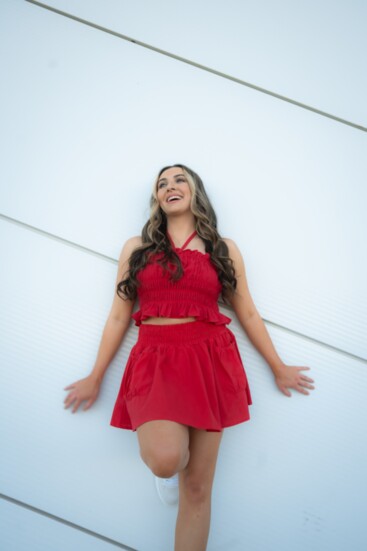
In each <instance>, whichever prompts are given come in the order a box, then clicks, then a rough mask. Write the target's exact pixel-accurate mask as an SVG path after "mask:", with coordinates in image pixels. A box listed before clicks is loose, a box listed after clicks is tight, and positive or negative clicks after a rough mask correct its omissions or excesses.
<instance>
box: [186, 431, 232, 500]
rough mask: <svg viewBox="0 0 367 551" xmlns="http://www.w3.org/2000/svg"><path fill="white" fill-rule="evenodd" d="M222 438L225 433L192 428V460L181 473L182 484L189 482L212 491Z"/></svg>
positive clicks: (190, 445)
mask: <svg viewBox="0 0 367 551" xmlns="http://www.w3.org/2000/svg"><path fill="white" fill-rule="evenodd" d="M222 436H223V431H222V432H208V431H206V430H199V429H195V428H193V427H190V444H189V447H190V460H189V462H188V465H187V467H186V468H185V469H184V470H183V471H182V472H181V473H180V478H181V480H182V482H183V481H184V480H189V481H190V482H191V483H193V484H199V485H203V486H204V487H205V488H206V489H211V487H212V484H213V479H214V473H215V467H216V464H217V458H218V452H219V446H220V443H221V440H222Z"/></svg>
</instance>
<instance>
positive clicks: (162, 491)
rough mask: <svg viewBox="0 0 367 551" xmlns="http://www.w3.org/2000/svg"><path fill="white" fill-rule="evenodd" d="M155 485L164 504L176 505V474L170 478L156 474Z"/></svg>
mask: <svg viewBox="0 0 367 551" xmlns="http://www.w3.org/2000/svg"><path fill="white" fill-rule="evenodd" d="M155 485H156V488H157V492H158V495H159V498H160V500H161V501H162V503H164V504H165V505H176V504H177V503H178V474H175V475H174V476H172V477H171V478H159V477H158V476H156V477H155Z"/></svg>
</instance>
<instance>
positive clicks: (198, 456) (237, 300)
mask: <svg viewBox="0 0 367 551" xmlns="http://www.w3.org/2000/svg"><path fill="white" fill-rule="evenodd" d="M116 290H117V292H116V293H115V296H114V300H113V304H112V308H111V311H110V314H109V316H108V319H107V322H106V325H105V329H104V332H103V335H102V340H101V343H100V347H99V351H98V355H97V360H96V363H95V366H94V368H93V370H92V372H91V374H90V375H89V376H88V377H86V378H85V379H82V380H80V381H77V382H75V383H73V384H72V385H69V386H68V387H66V390H68V391H69V393H68V395H67V397H66V399H65V407H66V408H68V407H72V411H73V412H76V411H77V410H78V408H79V406H80V405H81V404H82V402H85V405H84V409H85V410H86V409H88V408H90V407H91V405H92V404H93V403H94V402H95V400H96V398H97V396H98V392H99V388H100V385H101V382H102V379H103V375H104V373H105V371H106V370H107V368H108V366H109V364H110V363H111V361H112V359H113V357H114V355H115V353H116V351H117V350H118V348H119V346H120V344H121V341H122V339H123V337H124V335H125V333H126V331H127V330H128V328H129V325H130V322H131V318H132V317H133V319H134V320H135V323H136V325H138V326H139V337H138V341H137V343H136V344H135V346H134V347H133V348H132V350H131V353H130V356H129V359H128V362H127V365H126V368H125V372H124V375H123V379H122V383H121V388H120V391H119V394H118V397H117V400H116V404H115V408H114V411H113V415H112V419H111V424H112V425H113V426H116V427H119V428H123V429H128V430H133V431H136V432H137V435H138V440H139V446H140V454H141V457H142V459H143V461H144V462H145V463H146V465H147V466H148V467H149V468H150V469H151V471H152V472H153V473H154V474H155V475H156V476H157V477H159V478H160V479H162V480H165V479H169V478H170V477H173V476H174V475H175V474H176V473H178V475H179V508H178V516H177V523H176V534H175V551H187V550H188V549H190V551H205V549H206V546H207V541H208V535H209V525H210V507H211V492H212V486H213V479H214V473H215V466H216V461H217V456H218V450H219V445H220V442H221V437H222V434H223V429H224V428H225V427H229V426H232V425H235V424H238V423H241V422H244V421H247V420H248V419H249V405H250V404H251V403H252V400H251V394H250V389H249V385H248V381H247V377H246V373H245V370H244V368H243V365H242V361H241V357H240V354H239V351H238V348H237V344H236V340H235V337H234V335H233V333H232V332H231V331H230V330H229V329H228V328H227V324H228V323H229V322H230V321H231V320H230V318H228V317H226V316H224V315H223V314H221V313H220V311H219V308H218V298H219V296H220V295H221V296H222V298H223V299H224V300H225V301H226V302H227V303H229V304H231V306H232V308H233V310H234V312H235V314H236V316H237V318H238V321H239V323H240V324H241V326H242V328H243V329H244V331H245V332H246V334H247V335H248V337H249V339H250V340H251V342H252V343H253V345H254V346H255V347H256V348H257V350H258V351H259V352H260V353H261V354H262V356H263V357H264V359H265V360H266V362H267V363H268V365H269V366H270V368H271V370H272V371H273V374H274V377H275V383H276V385H277V387H278V389H279V390H280V391H281V392H283V393H284V394H285V395H286V396H290V395H291V394H290V391H289V389H295V390H297V391H298V392H301V393H302V394H308V393H309V392H308V390H310V389H313V388H314V387H313V384H312V383H313V380H312V379H310V378H309V377H307V376H306V375H305V374H304V373H303V372H304V371H305V370H308V369H309V368H308V367H297V366H289V365H285V364H284V363H283V362H282V360H281V359H280V358H279V356H278V354H277V352H276V350H275V348H274V346H273V344H272V341H271V339H270V336H269V334H268V332H267V330H266V327H265V325H264V323H263V321H262V319H261V317H260V315H259V313H258V311H257V310H256V307H255V304H254V302H253V300H252V298H251V295H250V292H249V289H248V285H247V281H246V273H245V266H244V262H243V259H242V256H241V253H240V251H239V250H238V248H237V246H236V245H235V243H234V242H233V241H232V240H230V239H223V238H221V236H220V235H219V233H218V230H217V220H216V215H215V212H214V210H213V207H212V206H211V203H210V201H209V199H208V196H207V194H206V192H205V189H204V186H203V183H202V181H201V179H200V178H199V176H198V175H197V174H196V173H195V172H194V171H192V170H191V169H189V168H188V167H186V166H184V165H173V166H169V167H165V168H163V169H162V170H161V171H160V172H159V174H158V177H157V179H156V181H155V184H154V189H153V194H152V197H151V214H150V218H149V220H148V222H147V223H146V224H145V226H144V228H143V231H142V235H141V236H139V237H133V238H131V239H129V240H128V241H127V242H126V244H125V245H124V247H123V249H122V252H121V255H120V259H119V266H118V274H117V279H116ZM136 299H139V306H140V309H139V311H138V312H136V313H135V314H132V313H133V307H134V304H135V301H136Z"/></svg>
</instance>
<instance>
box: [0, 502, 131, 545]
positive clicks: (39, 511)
mask: <svg viewBox="0 0 367 551" xmlns="http://www.w3.org/2000/svg"><path fill="white" fill-rule="evenodd" d="M0 499H3V500H4V501H8V502H9V503H13V504H14V505H18V507H22V508H23V509H27V510H28V511H32V512H33V513H37V514H38V515H41V516H43V517H46V518H48V519H51V520H54V521H55V522H59V523H60V524H64V525H65V526H68V527H69V528H74V529H75V530H79V532H83V533H84V534H88V536H92V537H94V538H96V539H99V540H102V541H104V542H105V543H109V544H110V545H114V546H115V547H117V548H118V549H124V550H125V551H138V550H137V549H135V548H134V547H128V546H127V545H124V544H123V543H120V542H118V541H116V540H113V539H111V538H108V537H106V536H103V535H102V534H98V532H93V530H89V529H88V528H83V526H79V525H78V524H75V523H74V522H70V521H69V520H65V519H63V518H61V517H57V516H56V515H53V514H51V513H48V512H47V511H43V510H42V509H38V508H37V507H34V506H33V505H29V504H28V503H24V502H23V501H19V500H18V499H14V498H13V497H10V496H7V495H4V494H1V493H0Z"/></svg>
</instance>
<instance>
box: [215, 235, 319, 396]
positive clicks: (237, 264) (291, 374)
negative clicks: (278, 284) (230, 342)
mask: <svg viewBox="0 0 367 551" xmlns="http://www.w3.org/2000/svg"><path fill="white" fill-rule="evenodd" d="M224 241H225V243H226V244H227V246H228V251H229V257H230V258H231V259H232V260H233V264H234V269H235V272H236V279H237V289H236V291H235V293H234V295H233V296H232V297H231V298H230V303H231V305H232V307H233V309H234V311H235V314H236V316H237V319H238V321H239V322H240V324H241V326H242V327H243V329H244V331H245V332H246V334H247V336H248V338H249V339H250V341H251V342H252V344H253V345H254V346H255V348H256V349H257V350H258V351H259V352H260V354H261V355H262V356H263V358H264V359H265V360H266V362H267V363H268V365H269V366H270V368H271V370H272V372H273V374H274V377H275V383H276V385H277V387H278V388H279V390H280V391H281V392H283V394H285V395H286V396H291V393H290V391H289V389H290V388H293V389H294V390H297V391H298V392H301V393H302V394H309V392H308V390H307V389H309V390H312V389H313V388H314V386H313V385H312V383H313V382H314V381H313V380H312V379H311V378H310V377H307V376H306V375H304V374H303V373H302V372H303V371H306V370H309V369H310V368H309V367H297V366H290V365H286V364H285V363H284V362H283V361H282V360H281V359H280V357H279V356H278V354H277V351H276V350H275V348H274V345H273V343H272V341H271V338H270V335H269V333H268V331H267V329H266V327H265V324H264V322H263V320H262V319H261V316H260V314H259V312H258V311H257V309H256V306H255V304H254V301H253V300H252V297H251V295H250V291H249V288H248V284H247V279H246V271H245V264H244V261H243V258H242V255H241V252H240V251H239V249H238V247H237V245H236V244H235V243H234V241H232V240H231V239H224Z"/></svg>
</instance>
